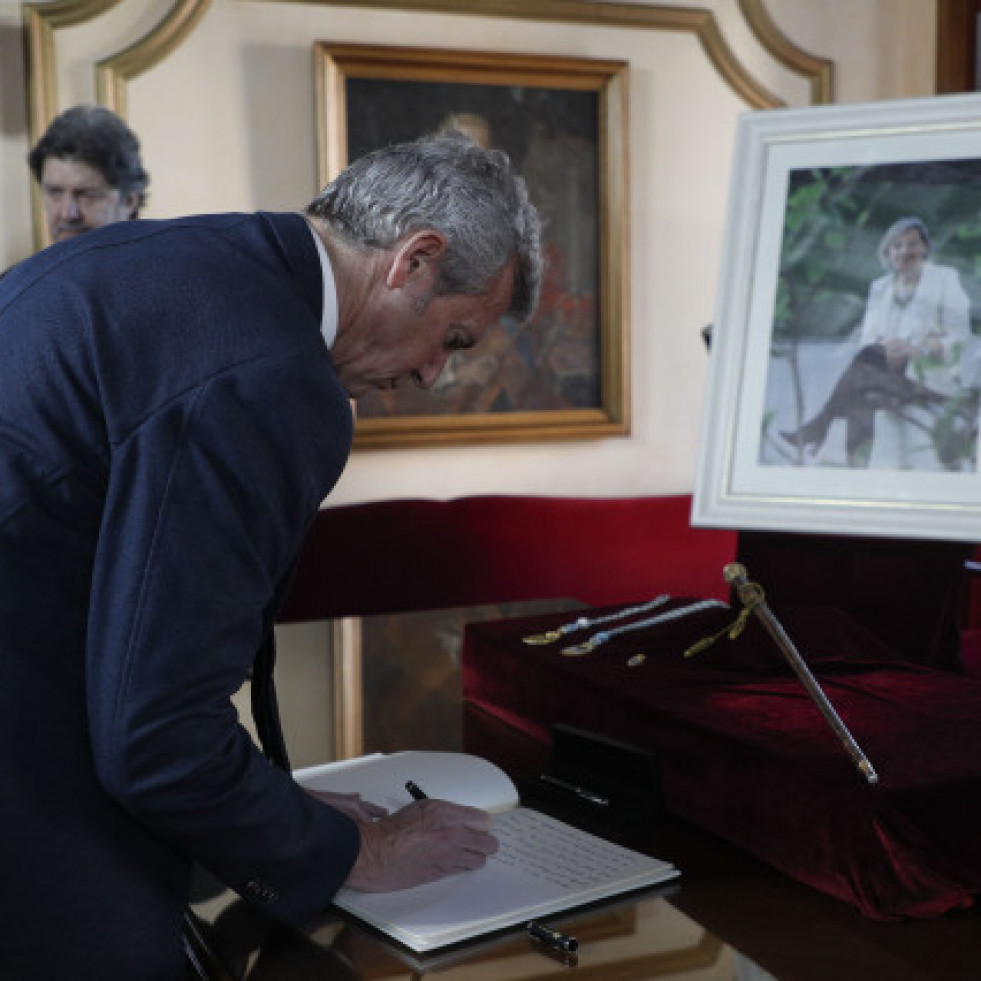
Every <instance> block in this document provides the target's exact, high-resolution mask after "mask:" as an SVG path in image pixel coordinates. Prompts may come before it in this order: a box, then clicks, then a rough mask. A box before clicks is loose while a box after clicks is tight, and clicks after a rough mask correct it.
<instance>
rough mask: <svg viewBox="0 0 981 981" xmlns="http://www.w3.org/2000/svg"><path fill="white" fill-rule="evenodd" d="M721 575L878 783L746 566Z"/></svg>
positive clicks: (733, 567) (739, 565) (858, 762)
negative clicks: (734, 588) (750, 577)
mask: <svg viewBox="0 0 981 981" xmlns="http://www.w3.org/2000/svg"><path fill="white" fill-rule="evenodd" d="M722 575H723V576H724V577H725V581H726V582H727V583H729V584H730V585H733V586H735V587H736V595H737V596H738V597H739V602H740V603H742V604H743V606H745V607H746V609H748V610H751V611H752V612H753V613H755V614H756V616H757V617H759V619H760V622H761V623H762V624H763V626H764V627H765V628H766V632H767V633H768V634H769V635H770V636H771V637H772V638H773V640H774V642H775V643H776V645H777V647H779V648H780V652H781V653H782V654H783V656H784V657H785V658H786V659H787V661H788V662H789V664H790V666H791V667H792V668H793V669H794V674H796V675H797V677H798V678H800V680H801V683H802V684H803V685H804V687H805V688H806V689H807V693H808V694H809V695H810V696H811V698H812V700H813V701H814V704H815V705H817V707H818V709H819V710H820V712H821V714H822V715H823V716H824V718H825V721H826V722H827V723H828V725H829V726H831V728H832V730H833V731H834V734H835V735H836V736H837V737H838V739H839V740H841V744H842V746H844V747H845V752H846V753H848V755H849V756H850V757H851V758H852V760H853V762H854V763H855V765H856V766H857V767H858V769H859V772H860V773H861V774H862V776H864V777H865V779H866V780H867V781H868V782H869V783H878V782H879V776H878V774H877V773H876V772H875V767H873V766H872V764H871V763H870V762H869V758H868V757H867V756H866V755H865V754H864V753H863V752H862V750H861V749H860V748H859V745H858V743H857V742H855V739H854V737H853V736H852V734H851V733H850V732H849V731H848V727H847V726H846V725H845V723H844V722H842V721H841V718H840V716H839V715H838V713H837V712H836V711H835V710H834V706H833V705H832V704H831V702H829V701H828V696H827V695H825V694H824V691H823V690H822V689H821V686H820V685H819V684H818V683H817V679H816V678H815V677H814V675H813V674H811V670H810V668H808V666H807V665H806V664H805V663H804V659H803V658H802V657H801V656H800V652H799V651H798V650H797V648H796V647H795V646H794V643H793V641H792V640H791V639H790V637H788V636H787V631H786V630H784V629H783V627H782V626H781V624H780V621H779V620H778V619H777V618H776V617H775V616H774V615H773V612H772V611H771V610H770V607H769V606H767V604H766V599H765V597H764V596H763V590H762V589H761V588H760V586H759V585H758V584H757V583H755V582H750V581H749V577H748V575H747V573H746V566H744V565H743V564H742V563H740V562H731V563H730V564H729V565H727V566H726V567H725V569H724V570H723V572H722Z"/></svg>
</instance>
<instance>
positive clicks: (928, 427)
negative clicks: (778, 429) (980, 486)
mask: <svg viewBox="0 0 981 981" xmlns="http://www.w3.org/2000/svg"><path fill="white" fill-rule="evenodd" d="M929 256H930V233H929V231H928V230H927V227H926V225H925V224H924V223H923V221H922V220H921V219H919V218H916V217H912V216H910V217H906V218H900V219H899V220H898V221H896V222H894V223H893V224H892V225H891V226H890V227H889V228H888V229H887V230H886V233H885V234H884V235H883V236H882V240H881V242H880V244H879V259H880V261H881V262H882V265H883V267H884V269H885V270H886V272H885V275H883V276H880V277H879V278H878V279H876V280H874V281H873V283H872V285H871V286H870V288H869V294H868V300H867V303H866V309H865V317H864V319H863V321H862V330H861V337H860V340H861V345H862V346H861V349H860V350H859V352H858V354H857V355H856V356H855V359H854V360H853V361H852V363H851V364H850V365H849V366H848V368H846V369H845V371H844V373H843V374H842V376H841V378H840V379H839V380H838V382H837V384H836V385H835V387H834V390H833V391H832V393H831V395H830V396H829V398H828V400H827V402H826V403H825V405H824V407H823V408H822V409H821V411H820V412H819V413H818V414H817V415H816V416H814V418H812V419H811V420H810V421H809V422H807V423H806V424H805V425H803V426H801V427H800V429H798V430H796V431H794V432H784V433H783V434H782V435H783V436H784V438H785V439H787V440H789V441H790V442H793V443H796V444H797V445H798V446H799V447H802V448H805V447H807V448H820V446H821V445H822V444H823V443H824V440H825V438H826V437H827V435H828V428H829V426H830V425H831V423H832V421H833V420H834V419H836V418H843V419H844V420H845V422H846V450H847V454H848V462H849V466H853V467H861V466H868V467H872V468H878V469H889V470H944V469H951V468H952V467H953V466H954V465H955V461H953V460H952V459H950V458H945V454H943V453H941V454H939V455H938V452H937V451H938V446H937V444H936V441H935V440H934V438H933V435H934V429H935V421H936V415H935V414H934V413H933V412H931V407H934V408H936V407H940V406H943V405H944V404H945V403H946V402H947V400H948V398H949V397H950V396H951V395H953V394H955V393H956V391H957V388H958V386H957V382H956V379H955V372H954V367H955V365H956V364H957V362H958V358H959V354H960V351H961V348H962V347H963V345H964V343H965V342H966V340H967V339H968V337H969V335H970V301H969V300H968V297H967V294H966V293H965V292H964V288H963V287H962V286H961V283H960V279H959V278H958V275H957V271H956V270H955V269H953V268H951V267H949V266H940V265H936V264H935V263H933V262H930V261H929Z"/></svg>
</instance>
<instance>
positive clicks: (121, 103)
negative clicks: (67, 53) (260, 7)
mask: <svg viewBox="0 0 981 981" xmlns="http://www.w3.org/2000/svg"><path fill="white" fill-rule="evenodd" d="M210 6H211V0H176V2H175V3H174V6H173V7H172V8H171V9H170V12H169V13H168V14H167V15H166V16H165V17H164V18H163V20H161V21H160V23H159V24H157V26H156V27H155V28H154V29H153V30H152V31H150V32H149V33H148V34H145V35H144V36H143V37H141V38H139V39H138V40H137V41H135V42H134V43H133V44H131V45H130V46H129V47H128V48H125V49H124V50H123V51H120V52H118V53H117V54H114V55H111V56H110V57H108V58H103V59H102V61H99V62H97V63H96V66H95V84H96V93H97V96H98V100H99V102H100V103H101V104H102V105H104V106H108V107H109V108H110V109H113V110H115V111H116V112H117V113H119V115H120V116H123V117H124V118H125V116H126V111H127V98H126V85H127V83H128V82H130V81H131V80H132V79H134V78H136V77H138V76H139V75H142V74H143V72H145V71H149V70H150V69H151V68H153V67H154V66H155V65H157V64H159V63H160V62H161V61H163V60H164V58H166V57H167V56H168V55H170V54H172V53H173V52H174V51H175V50H176V49H177V48H178V47H180V45H181V44H182V43H183V42H184V40H185V39H186V38H187V37H188V35H190V33H191V32H192V31H193V30H194V28H195V27H197V25H198V24H199V23H200V21H201V19H202V18H203V17H204V15H205V14H206V13H207V11H208V8H209V7H210Z"/></svg>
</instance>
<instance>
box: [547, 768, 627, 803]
mask: <svg viewBox="0 0 981 981" xmlns="http://www.w3.org/2000/svg"><path fill="white" fill-rule="evenodd" d="M538 779H539V780H541V781H542V783H547V784H550V785H551V786H553V787H558V788H559V789H560V790H566V791H568V792H569V793H570V794H575V795H576V797H579V798H580V799H581V800H585V801H589V803H590V804H599V806H600V807H609V806H610V798H609V797H604V796H603V795H602V794H598V793H596V792H595V791H593V790H589V789H588V788H587V787H580V786H579V785H578V784H574V783H570V782H569V781H568V780H562V779H561V778H559V777H553V776H552V774H551V773H540V774H539V775H538Z"/></svg>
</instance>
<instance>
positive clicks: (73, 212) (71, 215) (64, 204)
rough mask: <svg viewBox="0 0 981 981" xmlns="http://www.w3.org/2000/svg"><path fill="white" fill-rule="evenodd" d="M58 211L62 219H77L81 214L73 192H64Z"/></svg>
mask: <svg viewBox="0 0 981 981" xmlns="http://www.w3.org/2000/svg"><path fill="white" fill-rule="evenodd" d="M60 211H61V217H62V219H63V220H64V221H77V220H78V219H79V218H80V217H81V214H82V212H81V211H80V210H79V207H78V201H77V200H76V198H75V196H74V195H73V194H66V195H65V196H64V197H63V198H62V199H61V208H60Z"/></svg>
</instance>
